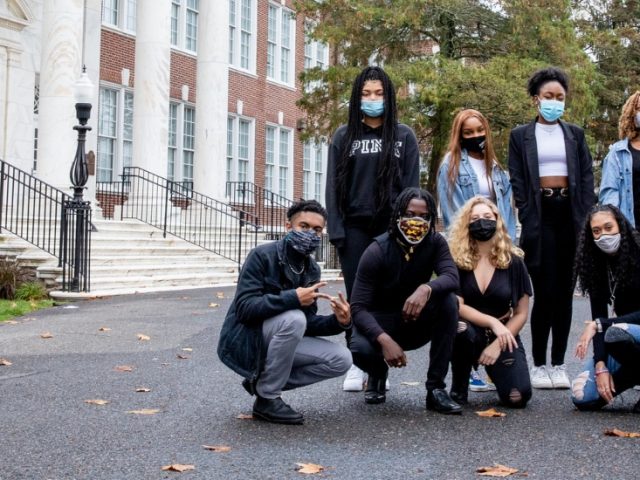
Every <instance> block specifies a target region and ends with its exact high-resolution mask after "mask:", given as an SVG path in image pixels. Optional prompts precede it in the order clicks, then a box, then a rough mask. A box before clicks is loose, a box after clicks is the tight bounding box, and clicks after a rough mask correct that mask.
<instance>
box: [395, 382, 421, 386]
mask: <svg viewBox="0 0 640 480" xmlns="http://www.w3.org/2000/svg"><path fill="white" fill-rule="evenodd" d="M400 385H406V386H407V387H417V386H418V385H420V382H400Z"/></svg>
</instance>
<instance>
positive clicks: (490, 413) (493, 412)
mask: <svg viewBox="0 0 640 480" xmlns="http://www.w3.org/2000/svg"><path fill="white" fill-rule="evenodd" d="M476 415H478V416H479V417H506V416H507V414H506V413H502V412H499V411H497V410H496V409H495V408H490V409H489V410H482V411H479V412H476Z"/></svg>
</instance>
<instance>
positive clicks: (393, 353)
mask: <svg viewBox="0 0 640 480" xmlns="http://www.w3.org/2000/svg"><path fill="white" fill-rule="evenodd" d="M378 343H379V344H380V347H382V355H383V356H384V361H385V362H387V365H389V366H390V367H398V368H401V367H406V366H407V356H406V355H405V353H404V350H402V347H400V345H398V344H397V343H396V341H395V340H394V339H393V338H391V336H390V335H388V334H386V333H383V334H381V335H380V336H379V337H378Z"/></svg>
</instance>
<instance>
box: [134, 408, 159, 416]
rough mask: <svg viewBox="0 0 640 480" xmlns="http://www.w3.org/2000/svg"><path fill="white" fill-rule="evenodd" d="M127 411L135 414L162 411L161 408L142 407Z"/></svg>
mask: <svg viewBox="0 0 640 480" xmlns="http://www.w3.org/2000/svg"><path fill="white" fill-rule="evenodd" d="M127 413H132V414H134V415H155V414H156V413H160V409H159V408H142V409H140V410H128V411H127Z"/></svg>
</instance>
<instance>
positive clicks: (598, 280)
mask: <svg viewBox="0 0 640 480" xmlns="http://www.w3.org/2000/svg"><path fill="white" fill-rule="evenodd" d="M599 212H606V213H610V214H611V215H613V218H614V219H615V221H616V222H617V224H618V228H619V230H620V249H619V250H618V254H617V258H618V261H617V262H615V263H612V264H611V265H609V259H611V256H610V255H608V254H606V253H604V252H603V251H601V250H600V249H599V248H598V247H597V246H596V244H595V242H594V241H593V232H592V231H591V219H592V218H593V216H594V215H595V214H596V213H599ZM608 266H611V267H613V270H612V272H611V273H612V274H613V276H614V277H615V279H616V283H617V284H618V285H624V286H628V285H631V283H632V282H633V277H634V272H635V271H636V270H637V269H638V268H640V233H638V232H637V231H636V230H635V229H634V228H633V226H632V225H631V223H629V220H627V218H626V217H625V216H624V215H623V214H622V212H621V211H620V209H619V208H618V207H614V206H613V205H601V204H598V205H595V206H594V207H593V208H592V209H591V211H589V214H588V215H587V219H586V220H585V223H584V228H583V229H582V231H581V232H580V235H579V238H578V248H577V249H576V260H575V264H574V269H573V285H574V286H575V285H576V283H577V282H578V280H579V284H580V285H579V288H580V291H581V292H582V294H583V295H589V296H592V297H593V296H606V297H608V296H609V294H610V292H609V283H608V272H607V267H608Z"/></svg>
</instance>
